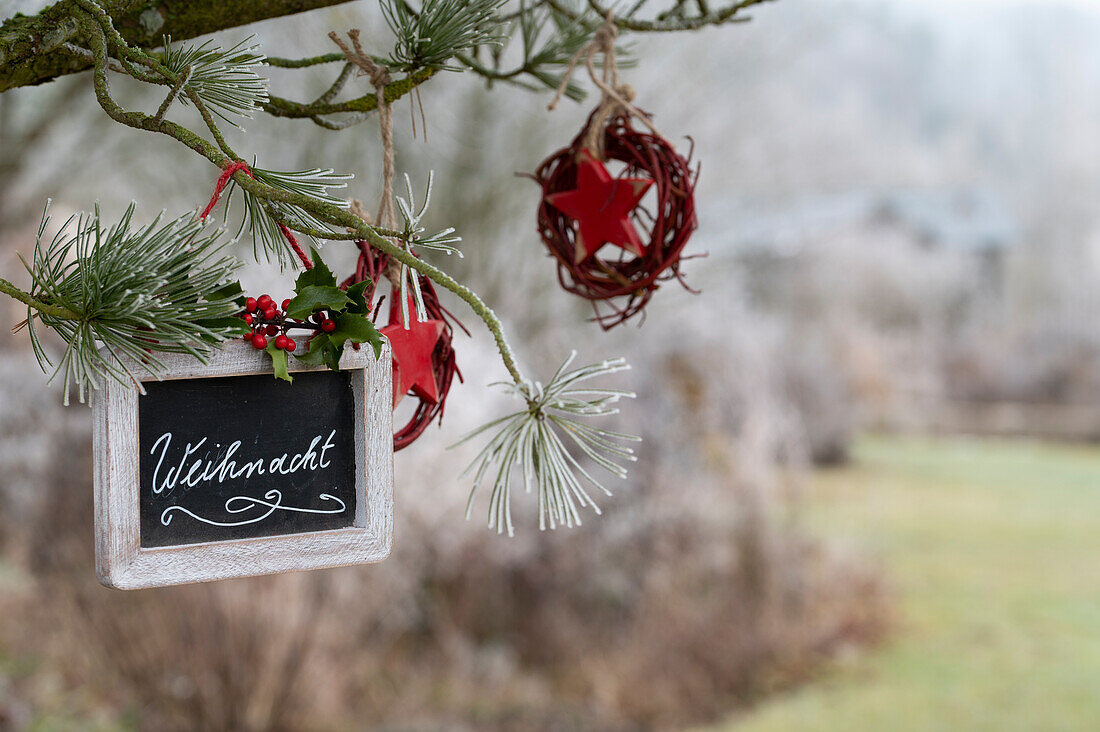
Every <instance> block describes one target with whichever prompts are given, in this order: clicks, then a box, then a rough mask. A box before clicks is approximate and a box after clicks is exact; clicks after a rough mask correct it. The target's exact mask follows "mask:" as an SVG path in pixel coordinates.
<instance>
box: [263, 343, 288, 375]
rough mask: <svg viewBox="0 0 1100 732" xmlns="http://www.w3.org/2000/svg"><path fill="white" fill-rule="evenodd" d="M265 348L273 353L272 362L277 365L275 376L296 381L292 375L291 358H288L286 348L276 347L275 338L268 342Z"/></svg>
mask: <svg viewBox="0 0 1100 732" xmlns="http://www.w3.org/2000/svg"><path fill="white" fill-rule="evenodd" d="M264 350H265V351H267V352H268V353H269V354H270V355H271V364H272V365H273V366H274V367H275V378H276V379H282V380H283V381H294V377H293V376H291V375H290V359H289V358H287V353H286V350H284V349H282V348H276V347H275V340H274V339H272V340H270V341H268V342H267V348H265V349H264Z"/></svg>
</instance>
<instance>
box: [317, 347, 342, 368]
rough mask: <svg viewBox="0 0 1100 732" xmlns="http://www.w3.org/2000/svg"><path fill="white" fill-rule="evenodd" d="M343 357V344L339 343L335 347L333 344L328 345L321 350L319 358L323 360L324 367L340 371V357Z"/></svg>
mask: <svg viewBox="0 0 1100 732" xmlns="http://www.w3.org/2000/svg"><path fill="white" fill-rule="evenodd" d="M342 355H344V344H343V343H341V344H340V345H339V346H337V345H336V344H335V343H330V344H329V345H327V346H325V347H324V348H322V349H321V356H322V357H323V358H324V360H325V365H326V366H328V367H329V368H330V369H332V370H333V371H339V370H340V356H342Z"/></svg>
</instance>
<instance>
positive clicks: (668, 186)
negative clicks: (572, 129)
mask: <svg viewBox="0 0 1100 732" xmlns="http://www.w3.org/2000/svg"><path fill="white" fill-rule="evenodd" d="M598 112H599V110H597V111H596V112H594V113H593V115H592V116H590V117H589V118H588V122H587V123H586V124H585V126H584V128H583V129H582V130H581V132H580V134H578V135H577V137H576V138H575V139H574V140H573V142H572V143H570V145H569V146H568V147H564V148H562V149H561V150H559V151H557V152H556V153H554V154H553V155H551V156H550V157H548V158H547V159H546V160H544V161H543V163H542V164H541V165H540V166H539V167H538V170H536V171H535V174H534V175H533V176H532V177H533V178H534V179H535V181H537V182H538V183H539V185H541V186H542V202H541V203H540V205H539V210H538V227H539V234H540V236H541V237H542V241H543V243H544V244H545V245H546V247H547V249H549V250H550V253H551V254H552V255H553V256H554V258H555V259H556V260H557V262H558V280H559V281H560V282H561V285H562V287H563V288H564V289H565V290H567V291H568V292H572V293H574V294H576V295H579V296H581V297H583V298H585V299H588V300H591V301H592V305H593V309H594V310H595V313H596V315H595V320H596V322H598V323H599V324H600V326H601V327H602V328H603V329H604V330H608V329H610V328H612V327H614V326H616V325H619V324H620V323H622V322H624V321H626V320H627V319H629V318H630V317H632V316H634V315H636V314H637V313H639V312H641V311H642V310H643V308H645V306H646V305H647V304H648V303H649V300H650V298H651V297H653V293H654V292H655V291H656V290H657V289H658V287H659V286H660V284H661V283H662V282H664V281H667V280H669V279H673V278H675V279H677V280H678V281H679V282H680V284H682V285H683V286H684V287H685V288H686V289H688V290H691V288H690V287H688V285H687V284H686V283H685V282H684V279H683V275H682V273H681V271H680V262H681V260H682V259H683V258H684V257H683V256H682V253H683V250H684V246H685V245H686V244H687V242H688V239H690V238H691V234H692V232H694V231H695V228H696V226H697V220H696V216H695V182H696V179H697V178H698V175H699V169H698V167H696V168H695V169H694V170H693V169H692V167H691V151H689V152H688V156H687V157H686V158H685V157H684V156H683V155H681V154H680V153H678V152H677V151H676V150H675V149H674V148H673V147H672V145H671V144H669V142H668V141H667V140H665V139H664V138H663V137H661V136H659V135H656V134H653V133H650V132H644V131H641V130H637V129H635V128H634V126H633V125H632V124H631V119H630V116H629V115H626V114H618V115H616V116H613V117H612V118H611V119H609V120H608V122H607V124H606V125H605V127H604V130H603V158H604V160H614V161H618V162H620V163H623V164H624V165H625V168H624V169H623V170H622V171H621V172H620V173H619V174H618V176H617V177H619V178H624V177H648V178H651V179H652V180H653V187H652V193H651V194H649V195H647V197H646V199H643V201H642V203H641V204H640V205H639V206H637V207H636V208H635V209H634V211H633V212H632V214H631V219H632V221H633V223H634V225H635V226H636V227H638V230H639V232H640V233H641V234H642V240H643V241H648V244H647V245H646V247H645V254H644V255H643V256H635V255H633V254H631V253H630V252H627V251H626V250H624V249H620V248H614V254H613V255H612V257H609V258H605V257H603V256H600V253H597V254H595V255H593V256H591V257H588V258H587V259H584V260H582V261H580V262H577V261H576V256H575V253H576V246H577V245H576V236H577V231H576V227H575V226H574V220H573V219H572V218H570V217H569V216H568V215H566V214H565V213H563V212H562V211H560V210H558V209H557V208H555V207H554V206H553V205H552V204H551V203H550V202H549V201H548V200H547V196H549V195H550V194H553V193H559V192H563V191H569V190H572V189H574V188H575V187H576V185H577V161H578V158H579V156H580V155H581V154H582V152H583V151H584V150H585V145H584V143H585V136H586V135H587V134H588V127H589V125H591V124H592V122H593V121H594V120H593V117H595V116H596V114H597V113H598ZM650 202H652V203H650ZM647 203H650V205H649V206H647ZM645 232H648V237H647V236H646V234H645ZM602 251H604V252H608V251H611V248H609V247H605V248H604V249H603V250H602ZM601 305H602V306H603V308H602V309H601Z"/></svg>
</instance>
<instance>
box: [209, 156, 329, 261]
mask: <svg viewBox="0 0 1100 732" xmlns="http://www.w3.org/2000/svg"><path fill="white" fill-rule="evenodd" d="M238 170H240V171H244V173H245V175H247V176H248V177H249V178H252V179H253V180H255V176H254V175H252V169H251V168H249V167H248V163H246V162H244V161H243V160H237V161H235V162H232V163H230V164H229V165H227V166H225V168H223V169H222V174H221V175H220V176H218V182H217V183H215V184H214V194H213V195H212V196H210V202H209V203H207V204H206V208H204V209H203V210H202V213H200V214H199V219H200V220H202V221H205V220H206V217H207V216H209V215H210V212H211V211H213V210H214V207H215V206H217V205H218V200H219V199H220V198H221V197H222V193H223V192H224V191H225V187H226V186H227V185H229V181H230V179H231V178H232V177H233V174H234V173H236V172H237V171H238ZM277 225H278V227H279V231H280V232H282V234H283V238H284V239H286V242H287V244H289V245H290V248H291V249H292V250H294V253H295V254H296V255H297V256H298V259H299V260H300V261H301V262H302V267H303V268H304V269H307V270H309V269H313V262H312V261H310V258H309V256H308V255H307V254H306V253H305V251H304V250H303V249H302V246H301V245H300V244H299V243H298V240H297V239H296V238H295V236H294V232H292V231H291V230H290V228H289V227H288V226H287V225H286V224H281V223H280V224H277Z"/></svg>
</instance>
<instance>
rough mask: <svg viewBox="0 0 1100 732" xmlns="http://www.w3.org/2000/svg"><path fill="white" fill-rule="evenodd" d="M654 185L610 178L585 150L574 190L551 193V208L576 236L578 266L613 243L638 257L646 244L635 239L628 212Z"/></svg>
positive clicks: (638, 180) (548, 198)
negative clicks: (570, 220) (570, 224)
mask: <svg viewBox="0 0 1100 732" xmlns="http://www.w3.org/2000/svg"><path fill="white" fill-rule="evenodd" d="M651 185H653V181H652V180H649V179H647V178H612V177H611V174H610V173H609V172H607V168H606V167H605V166H604V164H603V163H601V162H600V161H599V160H597V159H596V158H594V157H592V155H591V153H589V152H588V151H587V150H586V151H584V153H583V156H582V157H581V160H580V162H579V163H578V165H577V187H576V189H574V190H572V191H563V192H561V193H551V194H550V195H548V196H547V197H546V200H547V201H549V202H550V205H551V206H554V207H555V208H557V209H558V210H560V211H561V212H562V213H564V214H566V215H567V216H569V217H571V218H573V219H574V220H575V221H576V222H577V224H578V225H579V227H580V231H579V232H578V233H577V240H576V245H577V252H576V261H577V263H580V262H583V261H584V260H586V259H588V258H589V257H591V256H592V255H593V254H595V253H596V251H597V250H599V248H600V247H602V246H603V245H604V244H614V245H615V246H617V247H622V248H623V249H626V250H627V251H629V252H633V253H634V254H636V255H638V256H639V257H641V256H644V255H645V245H644V244H643V243H642V239H641V237H640V236H638V231H637V229H635V228H634V223H633V222H632V221H631V220H630V212H631V211H633V210H634V208H635V207H636V206H637V205H638V202H639V201H641V200H642V196H644V195H645V192H646V191H648V190H649V187H650V186H651Z"/></svg>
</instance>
